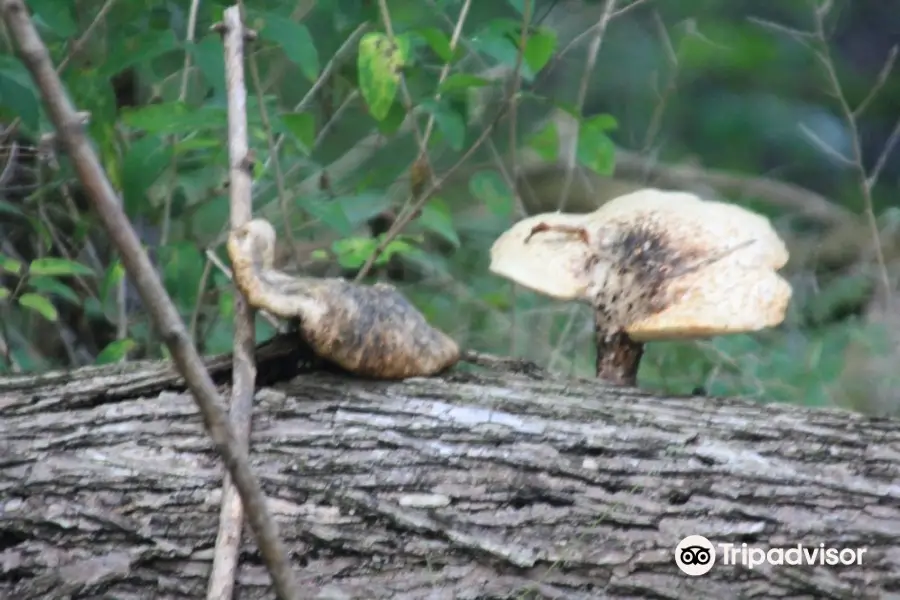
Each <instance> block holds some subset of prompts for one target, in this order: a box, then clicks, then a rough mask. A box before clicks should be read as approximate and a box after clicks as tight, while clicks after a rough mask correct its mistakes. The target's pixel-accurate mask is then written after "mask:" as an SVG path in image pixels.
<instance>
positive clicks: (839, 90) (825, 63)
mask: <svg viewBox="0 0 900 600" xmlns="http://www.w3.org/2000/svg"><path fill="white" fill-rule="evenodd" d="M831 6H832V3H831V0H825V1H824V2H822V4H820V5H819V6H818V7H816V6H815V3H813V14H814V17H815V18H814V21H815V28H816V41H817V45H818V46H819V49H818V51H817V53H816V54H817V56H818V57H819V60H820V62H821V63H822V67H823V69H824V71H825V75H826V77H827V79H828V84H829V87H830V91H831V93H832V94H833V95H834V97H835V98H836V99H837V101H838V105H839V106H840V109H841V113H842V115H843V117H844V121H845V122H846V123H847V128H848V129H849V130H850V149H851V152H852V157H851V161H852V164H853V167H854V169H855V170H856V174H857V179H858V181H859V188H860V194H862V199H863V206H864V211H865V216H866V221H867V222H868V225H869V230H870V233H871V235H872V244H873V248H874V251H875V258H876V260H877V262H878V271H879V274H880V279H881V282H880V283H881V287H882V295H883V297H884V300H885V301H886V302H885V306H890V305H891V304H892V292H891V283H890V278H889V276H888V271H887V265H886V263H885V260H884V251H883V250H882V248H881V232H880V231H879V230H878V222H877V220H876V219H875V208H874V201H873V199H872V186H873V185H874V179H871V178H870V176H868V175H867V174H866V167H865V164H864V162H863V154H862V145H861V141H860V133H859V126H858V124H857V122H856V115H855V114H854V111H853V109H851V108H850V103H849V102H848V101H847V97H846V95H845V94H844V89H843V87H842V86H841V83H840V79H839V78H838V74H837V69H836V68H835V66H834V60H833V59H832V57H831V51H830V50H829V48H828V38H827V36H826V34H825V16H826V15H827V14H828V12H829V11H830V10H831ZM877 85H878V84H877V83H876V86H877ZM892 140H893V141H892ZM888 141H889V143H890V144H891V146H893V144H894V143H896V140H895V139H894V136H893V134H892V136H891V138H890V139H889V140H888ZM882 156H884V152H882ZM885 160H886V159H885ZM879 170H880V168H879ZM876 178H877V177H876ZM870 182H871V183H870Z"/></svg>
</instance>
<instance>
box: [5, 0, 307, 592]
mask: <svg viewBox="0 0 900 600" xmlns="http://www.w3.org/2000/svg"><path fill="white" fill-rule="evenodd" d="M0 12H2V16H3V20H4V21H5V23H6V27H7V31H9V32H10V35H11V37H12V38H13V39H14V41H15V44H16V46H17V48H18V51H19V55H20V57H21V58H22V62H23V63H24V64H25V66H26V67H27V68H28V70H29V72H30V73H31V76H32V78H33V79H34V82H35V84H36V85H37V87H38V89H39V90H40V92H41V99H42V101H43V103H44V106H45V108H46V110H47V114H48V116H49V117H50V120H51V122H52V123H53V125H54V127H55V128H56V131H57V133H58V135H59V139H60V141H61V142H62V144H63V147H64V148H65V149H66V151H67V153H68V154H69V157H70V159H71V161H72V164H73V166H74V167H75V170H76V172H77V174H78V178H79V180H80V181H81V184H82V186H83V188H84V190H85V195H86V196H87V197H88V198H90V200H91V202H92V203H93V204H94V208H95V209H96V211H97V213H98V214H99V216H100V219H101V221H102V222H103V225H104V226H105V228H106V231H107V233H108V234H109V238H110V240H111V241H112V243H113V244H115V246H116V247H117V248H118V249H119V252H120V253H121V255H122V262H123V263H124V265H125V268H126V270H127V272H128V274H129V275H130V276H131V277H132V278H133V281H134V285H135V287H136V288H137V291H138V293H139V294H140V296H141V299H142V300H143V301H144V307H145V308H146V310H147V311H148V312H149V314H150V317H151V318H152V320H153V324H154V325H155V328H156V329H157V331H158V332H159V334H160V336H161V338H162V339H163V340H164V341H165V343H166V345H167V346H168V348H169V351H170V352H171V354H172V358H173V361H174V363H175V366H176V368H177V369H178V371H179V373H180V374H181V376H182V377H183V378H184V380H185V383H186V384H187V386H188V388H189V389H190V391H191V394H192V396H193V398H194V400H195V402H196V404H197V408H198V409H199V411H200V414H201V416H202V418H203V423H204V425H205V427H206V429H207V432H208V433H209V435H210V437H211V438H212V441H213V443H214V445H215V449H216V451H217V452H218V453H219V455H220V456H221V457H222V460H223V462H224V463H225V466H226V468H227V469H228V470H229V472H230V473H231V476H232V477H233V478H234V482H235V484H236V485H237V487H238V490H239V491H240V494H241V499H242V500H243V502H244V506H245V508H246V511H247V516H248V519H249V521H250V524H251V526H252V529H253V532H254V533H255V535H256V539H257V543H258V546H259V549H260V554H261V555H262V558H263V561H264V562H265V564H266V567H267V568H268V570H269V573H270V574H271V576H272V581H273V587H274V589H275V591H276V593H277V594H278V595H279V596H280V597H281V598H283V599H290V600H300V598H304V597H310V596H311V595H310V594H308V593H303V591H301V589H300V588H299V587H298V586H297V584H296V582H295V581H294V578H293V573H292V572H291V568H290V563H289V562H288V559H287V552H286V550H285V547H284V544H283V543H282V541H281V539H280V538H279V534H278V526H277V524H276V523H275V521H274V520H273V519H272V517H271V515H270V514H269V511H268V508H267V506H266V500H265V496H264V495H263V491H262V488H261V487H260V484H259V481H258V480H257V478H256V476H255V475H254V474H253V471H252V470H251V469H250V465H249V459H248V456H247V450H246V449H245V448H244V447H243V446H242V445H241V444H240V443H239V442H238V439H237V436H236V434H235V432H234V429H233V428H232V426H231V424H230V423H229V421H228V415H227V413H226V412H225V411H224V410H223V408H222V406H223V404H222V400H221V399H220V397H219V394H218V392H217V391H216V387H215V384H214V383H213V381H212V379H211V378H210V376H209V373H208V372H207V371H206V368H205V366H204V363H203V360H202V359H201V358H200V356H199V355H198V354H197V350H196V349H195V348H194V346H193V344H191V341H190V337H189V336H188V334H187V331H186V330H185V327H184V324H183V323H182V322H181V317H180V316H179V315H178V311H177V310H176V308H175V306H174V305H173V304H172V300H171V299H170V298H169V296H168V295H167V294H166V291H165V288H164V287H163V285H162V282H161V281H160V279H159V275H158V274H157V272H156V270H155V269H154V268H153V264H152V263H151V262H150V258H149V257H148V256H147V253H146V252H145V251H144V249H143V247H142V245H141V241H140V239H139V238H138V236H137V234H136V233H135V231H134V229H133V228H132V226H131V223H130V222H129V221H128V217H127V216H126V215H125V212H124V211H123V209H122V205H121V203H120V201H119V199H118V197H117V195H116V193H115V190H113V187H112V185H111V184H110V182H109V180H108V179H107V177H106V174H105V173H104V171H103V167H102V166H101V164H100V160H99V159H98V157H97V155H96V153H95V152H94V149H93V147H92V145H91V144H90V142H89V141H88V139H87V137H86V135H85V133H84V130H83V127H81V126H79V125H78V120H77V116H76V113H75V108H74V107H73V106H72V103H71V101H70V100H69V97H68V95H67V93H66V90H65V88H64V87H63V84H62V81H61V80H60V78H59V75H58V74H57V73H56V71H55V70H54V68H53V64H52V62H51V60H50V54H49V52H48V51H47V47H46V46H45V45H44V43H43V42H42V41H41V39H40V37H39V36H38V33H37V30H36V29H35V27H34V25H33V24H32V22H31V19H30V18H29V14H28V9H27V7H26V6H25V4H24V3H23V1H22V0H0Z"/></svg>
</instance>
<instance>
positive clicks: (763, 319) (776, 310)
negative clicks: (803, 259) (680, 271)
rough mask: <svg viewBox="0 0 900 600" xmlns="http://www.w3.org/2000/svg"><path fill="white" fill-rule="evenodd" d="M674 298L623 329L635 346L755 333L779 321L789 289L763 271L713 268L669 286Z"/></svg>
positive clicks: (682, 277) (773, 276) (774, 275)
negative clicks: (639, 343)
mask: <svg viewBox="0 0 900 600" xmlns="http://www.w3.org/2000/svg"><path fill="white" fill-rule="evenodd" d="M670 290H671V293H672V294H673V296H674V297H675V298H674V299H673V301H672V303H671V304H670V305H669V306H668V307H667V308H665V309H663V310H662V311H661V312H658V313H656V314H654V315H651V316H649V317H646V318H644V319H640V320H638V321H637V322H634V323H632V324H631V325H629V326H628V327H626V328H625V331H626V332H627V333H628V335H629V337H631V339H633V340H635V341H637V342H649V341H652V340H674V339H685V338H703V337H711V336H715V335H726V334H732V333H744V332H750V331H759V330H760V329H765V328H767V327H774V326H776V325H778V324H779V323H781V322H782V321H783V320H784V315H785V312H786V311H787V307H788V303H789V302H790V299H791V286H790V284H789V283H788V282H787V281H785V280H784V279H783V278H782V277H781V276H779V275H778V274H777V273H775V272H774V271H772V270H771V269H768V268H764V267H763V268H756V269H748V268H741V267H733V266H731V267H727V268H719V269H716V268H714V267H711V268H708V269H704V270H702V271H697V272H694V273H689V274H686V275H683V276H681V277H679V278H678V279H676V280H674V281H673V282H672V283H671V284H670Z"/></svg>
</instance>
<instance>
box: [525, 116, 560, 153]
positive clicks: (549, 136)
mask: <svg viewBox="0 0 900 600" xmlns="http://www.w3.org/2000/svg"><path fill="white" fill-rule="evenodd" d="M528 147H529V148H531V149H532V150H534V151H535V152H536V153H537V155H538V156H540V157H541V158H542V159H543V160H545V161H547V162H551V163H555V162H556V161H557V160H559V135H558V134H557V132H556V123H555V122H554V121H549V122H548V123H547V124H546V125H545V126H544V128H543V129H541V130H540V131H538V132H537V133H535V134H534V135H532V136H531V137H529V138H528Z"/></svg>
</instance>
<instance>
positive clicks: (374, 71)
mask: <svg viewBox="0 0 900 600" xmlns="http://www.w3.org/2000/svg"><path fill="white" fill-rule="evenodd" d="M395 42H396V43H391V41H390V39H388V36H386V35H385V34H383V33H375V32H373V33H367V34H366V35H364V36H363V37H362V39H361V40H360V41H359V57H358V59H357V70H358V72H359V88H360V92H361V93H362V96H363V99H364V100H365V101H366V105H367V106H368V107H369V113H370V114H371V115H372V116H373V117H374V118H375V119H376V120H378V121H381V120H383V119H384V118H385V117H386V116H387V114H388V111H390V109H391V104H393V103H394V97H395V96H396V95H397V86H398V85H399V83H400V71H401V69H402V68H403V65H405V64H406V61H407V59H408V58H409V39H408V38H406V37H404V36H397V37H396V38H395Z"/></svg>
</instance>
